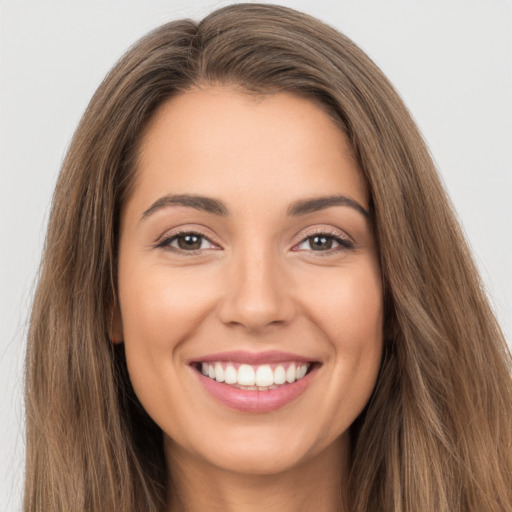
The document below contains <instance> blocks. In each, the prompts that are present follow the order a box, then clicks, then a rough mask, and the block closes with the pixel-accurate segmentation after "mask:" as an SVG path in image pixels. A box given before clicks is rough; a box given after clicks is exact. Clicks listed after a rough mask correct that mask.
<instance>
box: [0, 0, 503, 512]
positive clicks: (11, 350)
mask: <svg viewBox="0 0 512 512" xmlns="http://www.w3.org/2000/svg"><path fill="white" fill-rule="evenodd" d="M227 3H230V2H213V1H200V0H197V1H191V0H188V1H186V0H181V1H170V0H168V1H163V0H162V1H157V0H152V1H144V2H143V1H140V0H139V1H133V0H123V1H120V0H116V1H112V0H111V1H109V2H105V1H98V0H88V1H77V0H74V1H73V0H67V1H65V0H60V1H57V0H54V1H51V0H47V1H41V0H31V1H28V0H0V325H1V326H2V331H1V334H0V390H1V391H0V512H14V511H17V510H20V506H21V505H20V503H21V498H20V496H21V483H22V478H23V473H22V470H23V462H24V461H23V452H24V449H23V404H22V370H23V351H24V343H25V331H26V323H27V322H26V320H27V315H28V311H29V305H30V300H31V294H32V291H33V287H34V277H35V274H36V270H37V265H38V260H39V257H40V251H41V246H42V242H43V237H44V229H45V223H46V220H47V216H48V207H49V203H50V198H51V194H52V189H53V186H54V183H55V179H56V176H57V172H58V169H59V166H60V163H61V161H62V158H63V156H64V153H65V151H66V148H67V145H68V143H69V141H70V138H71V135H72V133H73V130H74V129H75V127H76V125H77V123H78V121H79V118H80V116H81V114H82V112H83V110H84V108H85V106H86V105H87V102H88V100H89V98H90V97H91V95H92V93H93V92H94V90H95V89H96V87H97V86H98V85H99V83H100V81H101V79H102V78H103V76H104V75H105V73H106V72H107V71H108V70H109V68H110V67H111V66H112V65H113V63H114V62H115V61H116V60H117V59H118V58H119V57H120V55H121V54H122V53H123V51H124V50H125V49H126V48H127V47H128V46H129V45H130V44H132V43H133V42H134V41H135V40H136V39H138V38H139V37H140V36H142V35H143V34H145V33H146V32H147V31H149V30H150V29H152V28H153V27H155V26H157V25H159V24H162V23H164V22H166V21H168V20H170V19H175V18H182V17H192V18H194V19H200V18H202V17H203V16H204V15H206V14H207V13H208V12H210V11H211V10H213V9H214V8H216V7H220V6H222V5H226V4H227ZM281 3H282V4H283V5H288V6H291V7H295V8H297V9H300V10H304V11H306V12H309V13H311V14H313V15H314V16H317V17H319V18H320V19H322V20H324V21H327V22H328V23H330V24H331V25H334V26H335V27H336V28H338V29H339V30H341V31H342V32H344V33H346V34H347V35H348V36H350V37H352V38H353V39H354V40H355V41H356V43H358V44H359V45H360V46H361V47H362V48H363V49H364V50H365V51H366V52H367V53H368V54H369V55H370V56H371V57H372V58H373V59H374V60H375V61H376V62H377V64H378V65H379V66H380V67H381V68H382V69H383V70H384V72H385V73H386V74H387V75H388V76H389V77H390V79H391V80H392V82H393V83H394V84H395V86H396V87H397V89H398V90H399V92H400V93H401V94H402V97H403V98H404V100H405V102H406V104H407V105H408V107H409V108H410V110H411V111H412V113H413V116H414V118H415V119H416V121H417V122H418V124H419V126H420V128H421V130H422V131H423V133H424V135H425V138H426V140H427V142H428V145H429V147H430V149H431V152H432V154H433V156H434V159H435V160H436V162H437V164H438V167H439V169H440V172H441V175H442V177H443V180H444V182H445V184H446V187H447V189H448V191H449V194H450V196H451V197H452V200H453V202H454V204H455V207H456V209H457V211H458V212H459V215H460V219H461V222H462V224H463V226H464V229H465V232H466V234H467V237H468V239H469V241H470V244H471V246H472V248H473V250H474V253H475V257H476V260H477V263H478V265H479V267H480V269H481V272H482V274H483V276H484V279H485V282H486V284H487V286H488V290H489V295H490V297H491V300H492V302H493V304H494V307H495V310H496V313H497V315H498V317H499V318H500V320H501V322H502V325H503V327H504V330H505V333H506V336H507V339H508V340H509V343H510V342H511V340H512V206H511V205H512V200H511V196H512V194H511V193H512V141H511V136H512V1H511V0H488V1H485V0H480V1H474V0H429V1H428V2H427V1H421V0H417V1H414V0H408V1H406V0H402V1H398V0H389V1H382V0H380V1H379V0H339V1H327V0H315V1H282V2H281Z"/></svg>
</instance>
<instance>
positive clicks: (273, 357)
mask: <svg viewBox="0 0 512 512" xmlns="http://www.w3.org/2000/svg"><path fill="white" fill-rule="evenodd" d="M287 361H296V362H304V363H309V362H312V361H313V359H311V358H310V357H304V356H300V355H297V354H293V353H291V352H281V351H277V350H269V351H265V352H246V351H244V350H233V351H230V352H218V353H215V354H207V355H204V356H200V357H198V358H194V359H191V360H190V362H189V364H194V363H211V362H232V363H241V364H251V365H258V364H272V363H284V362H287Z"/></svg>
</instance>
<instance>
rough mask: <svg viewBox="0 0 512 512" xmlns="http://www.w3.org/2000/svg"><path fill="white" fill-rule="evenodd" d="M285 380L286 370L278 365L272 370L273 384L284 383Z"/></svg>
mask: <svg viewBox="0 0 512 512" xmlns="http://www.w3.org/2000/svg"><path fill="white" fill-rule="evenodd" d="M285 382H286V370H285V369H284V368H283V367H282V366H281V365H279V366H278V367H277V368H276V369H275V370H274V384H284V383H285Z"/></svg>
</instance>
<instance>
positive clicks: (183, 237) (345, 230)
mask: <svg viewBox="0 0 512 512" xmlns="http://www.w3.org/2000/svg"><path fill="white" fill-rule="evenodd" d="M139 157H140V158H139V163H138V168H137V177H136V181H135V186H134V189H133V192H132V195H131V197H130V198H129V199H128V200H127V202H126V204H125V205H124V207H123V211H122V217H121V233H120V253H119V269H118V270H119V274H118V275H119V278H118V279H119V280H118V296H119V311H118V315H119V316H118V319H117V321H116V324H115V327H114V329H113V333H112V335H113V337H115V338H118V339H122V340H123V341H124V343H125V349H126V357H127V364H128V370H129V375H130V379H131V381H132V383H133V387H134V390H135V392H136V394H137V396H138V398H139V400H140V402H141V403H142V405H143V406H144V408H145V409H146V411H147V412H148V414H149V415H150V416H151V417H152V418H153V419H154V421H155V422H156V423H157V424H158V425H159V426H160V427H161V428H162V430H163V432H164V437H165V446H166V453H167V455H168V456H172V454H173V453H174V452H176V453H178V452H179V453H180V457H181V459H180V460H191V461H192V460H199V461H202V462H203V463H208V464H210V465H212V466H215V467H218V468H222V469H224V470H229V471H234V472H245V473H259V474H261V473H275V472H278V471H284V470H286V469H289V468H292V467H294V466H297V465H300V464H301V463H303V462H305V461H307V460H308V459H311V458H313V457H321V456H322V454H323V453H328V452H329V451H330V452H331V453H332V449H333V447H336V448H340V447H341V446H342V445H344V444H346V442H347V439H348V429H349V427H350V425H351V424H352V422H353V421H354V420H355V419H356V417H357V416H358V415H359V413H360V412H361V411H362V409H363V408H364V406H365V404H366V403H367V401H368V399H369V397H370V394H371V392H372V390H373V387H374V384H375V381H376V378H377V373H378V370H379V364H380V359H381V349H382V321H383V314H382V313H383V311H382V288H381V276H380V269H379V264H378V255H377V251H376V246H375V241H374V237H373V234H372V226H371V222H370V219H369V216H368V214H367V211H368V206H369V198H368V191H367V188H366V186H365V182H364V179H363V178H362V174H361V172H360V170H359V169H358V166H357V163H356V161H355V159H354V156H353V153H352V150H351V148H350V146H349V144H348V141H347V139H346V137H345V136H344V134H343V133H342V132H341V131H340V130H339V129H338V128H337V127H336V125H335V123H334V122H333V121H332V120H331V119H330V117H329V116H328V115H327V114H326V113H325V112H324V111H323V110H322V109H321V108H320V107H319V106H317V105H315V104H314V103H313V102H310V101H308V100H305V99H301V98H298V97H296V96H294V95H291V94H289V93H278V94H275V95H272V96H268V97H265V98H264V99H260V100H255V99H254V98H252V97H249V96H247V95H244V94H241V93H240V92H237V91H236V90H235V89H232V88H228V87H224V88H220V87H216V88H208V89H202V90H196V89H194V90H192V91H190V92H187V93H184V94H181V95H180V96H177V97H175V98H173V99H171V100H169V101H168V102H167V103H166V104H164V105H163V106H162V107H161V108H160V109H159V111H158V112H157V113H156V116H155V117H154V119H153V120H152V122H151V124H150V126H149V127H148V129H147V130H146V132H145V133H144V136H143V140H142V144H141V149H140V155H139ZM326 198H327V199H326ZM335 445H336V446H335Z"/></svg>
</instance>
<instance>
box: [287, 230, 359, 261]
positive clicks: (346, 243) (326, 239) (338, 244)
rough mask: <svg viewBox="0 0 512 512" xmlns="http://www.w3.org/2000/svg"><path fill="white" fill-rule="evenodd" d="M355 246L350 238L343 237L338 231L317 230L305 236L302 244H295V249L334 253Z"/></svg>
mask: <svg viewBox="0 0 512 512" xmlns="http://www.w3.org/2000/svg"><path fill="white" fill-rule="evenodd" d="M353 247H354V244H353V243H352V242H351V241H350V240H348V239H347V238H343V237H342V236H340V235H339V234H338V233H331V232H329V231H316V232H314V233H311V234H309V235H308V236H307V237H306V238H304V239H303V240H302V242H300V244H298V245H297V246H295V248H294V250H297V251H299V250H305V251H309V252H318V253H327V254H332V253H336V252H339V251H343V250H347V249H352V248H353ZM322 256H323V254H322Z"/></svg>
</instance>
